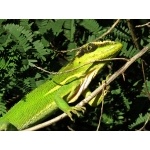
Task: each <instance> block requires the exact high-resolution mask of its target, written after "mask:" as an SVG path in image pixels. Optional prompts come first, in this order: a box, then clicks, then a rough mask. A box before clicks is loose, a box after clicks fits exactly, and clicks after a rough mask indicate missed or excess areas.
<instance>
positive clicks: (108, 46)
mask: <svg viewBox="0 0 150 150" xmlns="http://www.w3.org/2000/svg"><path fill="white" fill-rule="evenodd" d="M121 48H122V44H121V43H119V42H112V41H104V42H91V43H88V44H85V45H83V46H82V47H81V48H79V50H78V52H77V54H76V56H75V58H74V59H73V60H72V61H71V62H69V63H68V64H67V65H66V66H65V67H63V68H62V69H60V71H59V72H58V74H56V75H54V76H53V78H52V80H49V81H46V82H45V83H44V84H42V85H40V86H39V87H37V88H36V89H35V90H33V91H31V92H30V93H28V94H27V95H26V96H25V97H24V98H23V99H21V100H20V101H19V102H18V103H17V104H15V105H14V106H13V107H12V108H11V109H10V110H9V111H8V112H7V113H6V114H5V115H4V116H3V117H1V118H0V130H15V129H16V130H23V129H26V128H28V127H31V126H33V125H34V124H37V123H39V122H41V121H42V120H43V119H45V118H47V117H48V116H50V115H52V114H54V112H55V111H56V110H58V109H61V110H62V111H63V112H65V113H66V114H67V115H68V116H69V117H70V118H71V119H72V114H76V115H78V116H79V115H80V113H79V112H80V111H84V107H70V106H69V105H68V103H71V102H74V101H76V100H77V99H78V97H79V96H80V95H81V94H83V95H84V96H87V95H88V94H87V93H89V91H88V85H89V83H90V82H91V80H92V79H93V78H94V77H95V76H96V75H97V74H98V73H99V72H100V71H101V70H102V68H103V67H104V66H105V64H106V63H107V62H97V61H98V60H102V59H108V58H112V57H115V56H116V55H117V54H118V52H119V51H120V50H121ZM91 102H93V100H91ZM100 102H101V99H99V101H98V102H96V103H97V104H99V103H100ZM90 104H91V105H92V103H90Z"/></svg>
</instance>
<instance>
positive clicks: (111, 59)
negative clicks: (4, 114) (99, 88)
mask: <svg viewBox="0 0 150 150" xmlns="http://www.w3.org/2000/svg"><path fill="white" fill-rule="evenodd" d="M114 60H123V61H128V59H126V58H109V59H102V60H93V61H89V62H87V63H85V64H83V65H81V66H79V67H76V68H74V69H70V70H67V71H63V72H60V71H59V72H53V71H52V72H50V71H47V70H45V69H43V68H41V67H38V66H36V65H32V66H33V67H35V68H37V69H39V70H42V71H43V72H46V73H49V74H52V75H56V74H64V73H69V72H72V71H75V70H77V69H79V68H82V67H83V66H86V65H89V64H91V63H96V62H105V61H114Z"/></svg>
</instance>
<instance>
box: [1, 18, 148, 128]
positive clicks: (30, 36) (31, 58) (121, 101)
mask: <svg viewBox="0 0 150 150" xmlns="http://www.w3.org/2000/svg"><path fill="white" fill-rule="evenodd" d="M114 21H115V20H96V19H93V20H89V19H84V20H79V19H76V20H74V19H68V20H67V19H44V20H40V19H35V20H29V19H20V20H19V19H18V20H2V19H1V20H0V79H1V84H0V89H1V92H0V115H1V116H2V115H4V114H5V113H6V111H7V110H8V109H9V108H10V107H11V106H12V105H14V103H16V102H17V101H19V100H20V99H21V98H22V97H23V96H25V95H26V94H27V93H28V92H29V91H31V90H33V89H35V88H36V87H38V86H39V85H40V84H42V83H43V82H44V81H46V80H48V79H50V78H51V76H52V75H51V74H47V73H45V72H43V71H41V70H38V69H37V68H34V67H33V65H36V66H39V67H41V68H43V69H45V70H48V71H58V70H59V69H60V68H61V67H62V65H64V63H65V62H66V61H68V60H69V61H70V60H71V59H72V58H73V57H74V55H75V51H69V50H71V49H74V48H77V47H79V46H82V45H83V44H85V43H88V42H90V41H94V40H95V39H97V38H99V37H100V36H102V35H103V34H104V33H106V31H107V30H109V29H110V28H111V26H112V24H113V23H114ZM142 21H143V20H134V21H133V22H132V24H133V26H134V27H135V26H136V25H138V24H142ZM145 22H147V20H145ZM134 33H136V36H137V37H138V44H139V47H140V48H142V47H144V46H145V45H147V44H148V43H149V42H150V34H149V30H148V27H147V26H144V27H141V28H135V32H134ZM101 40H113V41H120V42H122V43H123V45H124V46H123V49H122V51H121V53H120V54H119V56H118V57H125V58H131V57H132V56H134V55H135V54H136V53H138V52H139V50H140V49H138V48H136V46H135V44H134V42H133V37H132V35H131V30H130V29H129V28H128V25H127V21H126V20H121V21H120V23H119V24H118V25H117V26H115V27H114V29H113V30H112V31H111V32H110V33H109V34H107V35H106V36H105V37H103V38H102V39H101ZM66 49H67V53H63V50H66ZM142 58H143V60H144V63H145V78H146V81H144V80H143V74H142V69H141V61H140V60H138V61H137V62H135V63H134V64H133V65H132V66H131V67H130V68H129V69H128V70H127V71H126V72H125V81H123V79H122V77H121V76H120V77H119V78H118V79H116V80H115V81H114V82H113V83H112V84H111V89H110V92H109V93H108V95H107V96H106V98H105V101H104V109H103V114H102V121H101V127H100V130H135V129H139V128H140V127H142V126H143V125H144V123H145V121H146V120H147V118H149V117H148V116H149V100H150V94H148V92H149V91H150V79H149V77H150V76H149V74H150V68H149V67H150V65H148V64H149V63H150V62H149V61H150V60H149V53H147V54H145V55H144V56H143V57H142ZM122 64H123V62H121V61H119V63H117V62H116V61H115V62H113V63H112V67H111V70H108V68H105V69H104V70H103V72H102V73H101V74H100V75H99V76H97V77H96V79H94V80H93V82H92V83H91V85H90V88H91V89H92V90H94V89H95V88H96V87H97V86H98V83H99V82H101V80H102V79H104V78H105V76H106V75H107V74H108V71H109V72H111V74H113V72H114V71H115V70H117V68H118V69H119V67H121V65H122ZM100 112H101V106H99V107H97V108H91V107H89V106H87V111H86V113H85V114H84V116H83V117H82V118H76V119H75V123H74V122H71V121H68V123H66V121H64V123H63V124H62V125H59V123H58V125H57V124H56V125H55V126H53V127H49V128H47V129H46V130H67V128H66V126H68V124H69V126H70V127H71V128H73V129H75V130H96V127H97V126H98V121H99V117H100V115H101V113H100ZM62 122H63V121H62Z"/></svg>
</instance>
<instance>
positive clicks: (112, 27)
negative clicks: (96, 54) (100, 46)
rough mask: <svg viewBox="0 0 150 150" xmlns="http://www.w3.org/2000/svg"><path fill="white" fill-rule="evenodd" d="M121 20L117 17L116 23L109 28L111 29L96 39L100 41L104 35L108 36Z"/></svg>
mask: <svg viewBox="0 0 150 150" xmlns="http://www.w3.org/2000/svg"><path fill="white" fill-rule="evenodd" d="M119 21H120V19H117V20H116V21H115V23H114V24H113V25H112V26H111V28H109V30H108V31H107V32H105V33H104V34H102V35H101V36H100V37H98V38H96V39H95V40H94V41H98V40H100V39H102V38H103V37H104V36H106V35H107V34H109V33H110V32H111V31H112V30H113V29H114V28H115V26H116V25H117V24H118V23H119Z"/></svg>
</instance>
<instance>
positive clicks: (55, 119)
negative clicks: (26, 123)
mask: <svg viewBox="0 0 150 150" xmlns="http://www.w3.org/2000/svg"><path fill="white" fill-rule="evenodd" d="M148 49H150V46H149V47H148V46H146V47H144V48H143V49H142V50H141V51H140V52H139V53H137V54H136V55H135V56H133V57H132V58H131V59H130V60H129V61H128V62H127V63H125V64H124V65H123V66H122V67H121V68H120V69H119V70H117V71H116V72H115V73H114V74H113V75H111V76H110V78H109V79H108V80H107V81H106V82H104V83H102V85H101V86H99V87H98V88H97V89H96V90H95V91H93V92H92V94H91V95H89V96H88V97H86V98H85V99H84V100H82V101H81V102H80V103H79V104H77V106H84V105H85V104H87V103H88V102H89V101H90V100H91V99H92V98H93V97H95V96H96V95H97V94H98V93H100V92H101V91H102V90H103V89H104V88H105V87H106V86H108V85H109V84H110V83H111V82H112V81H113V80H114V79H116V78H117V77H118V76H119V75H120V74H122V73H124V72H125V70H126V69H127V68H128V67H129V66H130V65H131V64H132V63H133V62H134V61H136V60H137V59H138V58H140V57H141V56H142V55H143V54H144V53H146V52H147V51H148ZM65 117H67V115H66V114H65V113H63V114H62V115H59V116H57V117H55V118H53V119H51V120H49V121H46V122H44V123H41V124H39V125H36V126H34V127H31V128H28V129H25V130H23V131H34V130H38V129H41V128H44V127H46V126H49V125H51V124H53V123H56V122H58V121H59V120H62V119H63V118H65Z"/></svg>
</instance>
